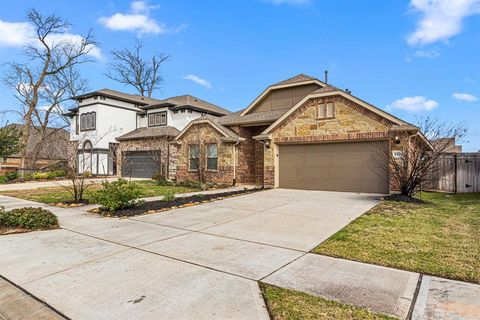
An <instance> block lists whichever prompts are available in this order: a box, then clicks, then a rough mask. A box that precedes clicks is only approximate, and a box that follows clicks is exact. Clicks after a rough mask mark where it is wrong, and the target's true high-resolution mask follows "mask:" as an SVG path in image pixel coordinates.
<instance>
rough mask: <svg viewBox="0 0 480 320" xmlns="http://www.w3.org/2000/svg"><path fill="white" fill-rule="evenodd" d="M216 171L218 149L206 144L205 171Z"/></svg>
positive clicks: (213, 144) (214, 145) (213, 145)
mask: <svg viewBox="0 0 480 320" xmlns="http://www.w3.org/2000/svg"><path fill="white" fill-rule="evenodd" d="M217 169H218V147H217V145H216V144H215V143H212V144H207V170H217Z"/></svg>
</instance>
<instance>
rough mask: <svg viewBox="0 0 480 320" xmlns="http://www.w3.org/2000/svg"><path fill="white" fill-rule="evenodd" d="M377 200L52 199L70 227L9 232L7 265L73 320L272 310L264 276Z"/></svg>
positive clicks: (273, 195) (1, 268) (321, 196)
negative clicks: (131, 204)
mask: <svg viewBox="0 0 480 320" xmlns="http://www.w3.org/2000/svg"><path fill="white" fill-rule="evenodd" d="M376 199H377V196H373V195H365V194H353V193H336V192H319V191H300V190H283V189H276V190H269V191H264V192H258V193H253V194H249V195H244V196H239V197H235V198H229V199H224V200H221V201H216V202H212V203H207V204H203V205H200V206H195V207H189V208H183V209H176V210H171V211H167V212H164V213H160V214H154V215H145V216H139V217H135V218H131V219H112V218H98V217H95V216H92V215H89V214H86V213H84V212H82V210H81V209H61V208H55V207H50V208H49V209H50V210H52V211H54V212H55V214H57V215H58V216H59V217H60V223H61V226H62V228H63V229H60V230H53V231H44V232H33V233H25V234H18V235H9V236H1V237H0V257H2V258H1V259H0V274H1V275H3V276H4V277H6V278H7V279H9V280H11V281H13V282H15V283H16V284H18V285H20V286H22V287H23V288H25V289H26V290H28V291H29V292H31V293H32V294H34V295H35V296H37V297H38V298H40V299H42V300H44V301H46V302H47V303H49V304H51V305H52V306H54V307H55V308H56V309H57V310H59V311H60V312H62V313H64V314H65V315H67V316H69V317H71V318H73V319H169V318H176V319H192V318H195V319H212V318H218V319H225V318H229V319H268V313H267V311H266V308H265V305H264V302H263V299H262V297H261V294H260V291H259V288H258V285H257V282H256V281H257V280H261V279H264V278H266V277H268V276H269V275H272V274H274V273H275V272H276V271H278V270H280V269H282V268H283V267H284V266H286V265H289V264H290V263H291V262H292V261H297V260H298V259H300V258H301V257H303V256H305V255H306V253H307V251H309V250H310V249H312V248H314V247H315V246H316V245H318V244H319V243H320V242H322V241H323V240H325V239H327V238H328V237H330V236H331V235H332V234H334V233H335V232H336V231H338V230H340V229H341V228H343V227H344V226H345V225H346V224H348V223H349V222H350V221H352V220H353V219H355V218H356V217H358V216H360V215H361V214H363V213H364V212H365V211H367V210H368V209H370V208H371V207H373V206H374V205H375V204H376V203H377V200H376ZM0 202H2V203H3V202H9V206H12V205H14V206H17V205H18V206H21V205H22V202H21V201H12V198H8V197H2V196H0ZM30 204H31V203H30Z"/></svg>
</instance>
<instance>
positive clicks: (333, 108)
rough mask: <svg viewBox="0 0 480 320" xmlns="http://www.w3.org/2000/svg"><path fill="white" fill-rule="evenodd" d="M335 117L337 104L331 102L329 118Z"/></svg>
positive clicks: (328, 108)
mask: <svg viewBox="0 0 480 320" xmlns="http://www.w3.org/2000/svg"><path fill="white" fill-rule="evenodd" d="M334 117H335V105H334V104H333V103H332V102H330V103H327V118H334Z"/></svg>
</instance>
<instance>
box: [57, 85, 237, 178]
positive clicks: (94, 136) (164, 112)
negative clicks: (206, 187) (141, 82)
mask: <svg viewBox="0 0 480 320" xmlns="http://www.w3.org/2000/svg"><path fill="white" fill-rule="evenodd" d="M73 99H75V100H76V101H78V106H77V107H76V108H73V109H70V112H68V113H67V114H66V115H68V116H69V117H70V119H71V134H70V140H71V141H72V142H75V143H76V146H75V147H76V148H77V149H78V168H79V170H78V171H79V173H82V172H85V171H88V172H90V173H92V174H93V175H120V174H122V166H125V167H128V170H124V171H128V172H127V173H125V172H123V175H128V176H133V177H152V175H153V174H154V173H155V172H156V171H157V170H158V168H157V166H158V164H157V163H156V161H153V160H152V157H151V155H149V154H147V153H152V152H153V151H159V150H160V149H161V148H160V146H155V145H152V143H153V142H154V141H153V138H154V139H155V140H163V139H167V140H171V139H173V137H174V136H175V135H176V134H178V132H179V131H180V130H182V129H183V128H184V127H185V125H186V124H187V123H188V122H190V121H191V120H193V119H196V118H199V117H201V116H203V115H211V116H223V115H226V114H228V113H229V111H227V110H225V109H222V108H220V107H218V106H215V105H213V104H211V103H208V102H206V101H203V100H201V99H198V98H195V97H193V96H190V95H185V96H179V97H172V98H169V99H163V100H159V99H153V98H148V97H143V96H140V95H135V94H126V93H122V92H118V91H114V90H110V89H102V90H98V91H93V92H89V93H86V94H83V95H80V96H77V97H73ZM163 145H165V144H163V143H162V146H163ZM147 151H148V152H147ZM159 152H160V151H159ZM161 154H164V155H167V154H168V150H167V149H164V150H161ZM161 157H163V156H161ZM163 158H165V157H163ZM122 159H124V160H123V161H122ZM162 162H166V163H169V162H170V161H169V160H168V159H163V160H162ZM125 164H128V166H126V165H125Z"/></svg>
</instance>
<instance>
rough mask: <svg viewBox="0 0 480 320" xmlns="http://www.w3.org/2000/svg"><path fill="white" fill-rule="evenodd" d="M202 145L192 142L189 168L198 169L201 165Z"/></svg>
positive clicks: (189, 151)
mask: <svg viewBox="0 0 480 320" xmlns="http://www.w3.org/2000/svg"><path fill="white" fill-rule="evenodd" d="M199 160H200V147H199V146H198V144H192V145H190V146H189V150H188V169H189V170H198V168H199V166H200V161H199Z"/></svg>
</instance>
